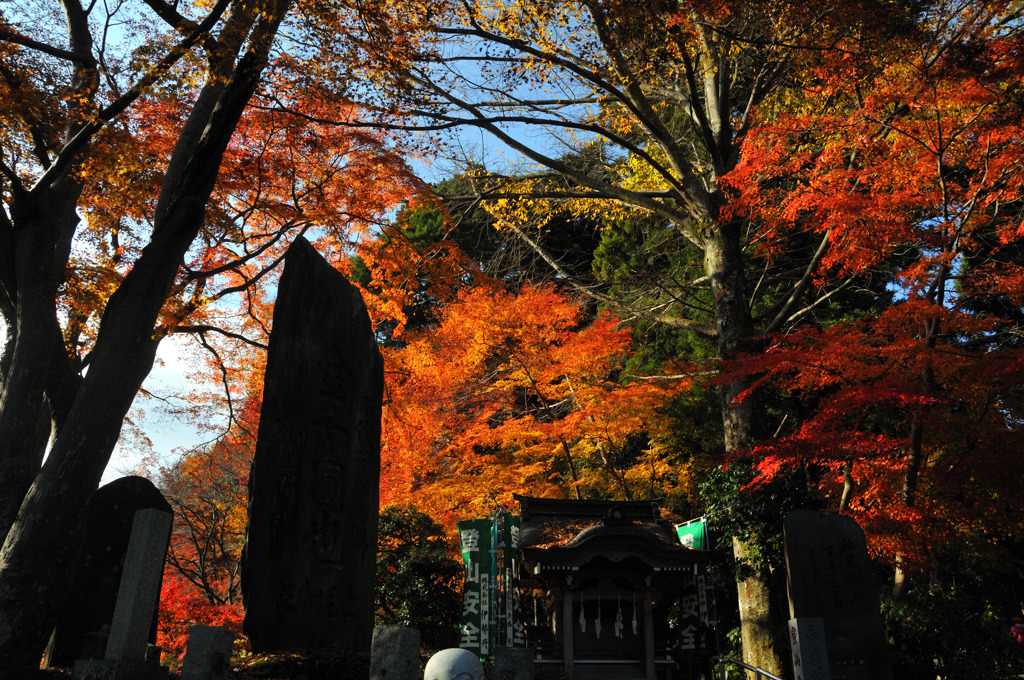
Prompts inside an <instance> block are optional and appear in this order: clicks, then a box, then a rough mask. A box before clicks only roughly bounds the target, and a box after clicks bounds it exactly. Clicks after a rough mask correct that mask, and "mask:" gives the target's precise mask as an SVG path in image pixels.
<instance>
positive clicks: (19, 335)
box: [0, 0, 415, 669]
mask: <svg viewBox="0 0 1024 680" xmlns="http://www.w3.org/2000/svg"><path fill="white" fill-rule="evenodd" d="M292 10H293V4H292V3H291V2H290V1H289V0H280V1H276V0H269V1H267V2H258V3H238V2H232V1H231V0H219V1H218V2H215V3H195V4H190V3H175V4H173V5H171V4H166V3H163V2H159V1H156V2H146V3H121V4H118V5H117V6H110V7H108V6H100V5H96V4H91V5H88V6H84V5H82V4H80V3H79V2H77V0H65V1H62V2H59V3H46V2H38V3H36V2H30V3H24V4H20V5H18V6H16V7H14V6H5V7H4V10H3V14H2V15H0V100H2V104H0V118H2V119H3V123H4V124H3V126H2V129H3V132H2V133H0V194H2V199H3V205H4V210H3V211H0V317H2V321H3V324H2V326H3V332H4V338H3V343H4V344H3V353H2V355H0V388H2V402H0V472H2V474H0V528H2V531H3V534H4V535H5V536H6V540H5V542H4V544H3V549H2V552H0V661H2V662H3V663H4V665H5V667H6V668H8V669H19V668H23V667H29V666H32V665H34V664H35V663H36V662H37V661H38V658H39V650H40V649H41V648H42V646H43V645H44V644H45V641H46V636H47V634H48V631H49V626H50V615H51V612H52V610H53V608H54V607H55V606H56V604H57V602H58V601H59V600H60V598H61V587H62V584H63V583H64V582H65V580H64V579H63V576H62V574H63V573H64V571H65V569H66V568H67V564H66V562H67V559H68V558H69V556H70V555H73V554H74V551H73V550H70V549H69V546H74V545H75V538H76V536H77V523H78V520H79V518H80V517H81V515H82V507H83V504H84V503H85V500H86V498H87V496H88V494H89V493H90V492H91V491H92V490H93V489H95V487H96V485H97V483H98V481H99V479H100V475H101V473H102V471H103V469H104V467H105V465H106V463H107V461H108V459H109V457H110V452H111V450H112V448H113V446H114V444H115V442H116V440H117V438H118V434H119V431H120V429H121V426H122V423H123V421H124V417H125V413H126V412H127V411H128V408H129V406H130V404H131V402H132V399H133V398H134V396H135V394H136V392H137V391H138V388H139V385H140V384H141V382H142V380H143V379H144V378H145V376H146V374H147V373H148V372H149V370H150V368H151V367H152V364H153V360H154V355H155V351H156V348H157V345H158V344H159V342H160V340H161V338H163V337H164V336H165V335H167V334H168V333H171V332H192V333H195V334H197V335H198V336H201V337H202V338H203V339H204V341H205V340H208V338H209V336H211V335H215V334H218V333H222V334H223V333H227V334H231V335H233V336H237V337H245V334H246V333H247V332H249V330H250V329H254V328H255V329H257V333H258V332H262V331H263V330H265V329H263V328H262V326H261V324H262V323H263V319H265V315H263V314H261V313H260V310H259V308H260V306H261V305H263V304H264V303H263V302H262V300H263V297H262V291H263V290H265V288H263V289H261V288H260V285H262V286H264V287H265V286H267V285H270V283H269V280H267V276H268V274H269V275H270V276H273V274H271V272H273V271H274V269H273V268H274V266H275V264H276V263H277V261H278V260H279V259H280V257H281V255H282V253H283V250H284V248H285V246H286V245H287V243H288V242H289V240H290V239H291V237H292V236H293V235H295V234H297V233H307V234H309V235H310V236H311V237H312V238H313V239H314V240H315V241H317V242H318V244H319V245H320V246H321V247H322V248H323V249H325V250H332V249H333V250H340V249H342V248H345V247H347V244H348V242H349V240H350V239H351V238H352V234H353V233H354V232H357V231H358V230H359V229H361V228H364V227H365V226H366V225H368V224H372V223H374V222H375V221H376V220H377V218H378V216H379V215H380V214H382V213H383V212H384V211H386V210H387V209H389V208H390V207H391V206H392V205H394V204H395V203H396V202H397V200H398V199H399V198H400V197H402V196H404V195H405V194H406V193H407V191H408V189H409V187H410V186H412V185H413V184H414V183H415V182H414V180H412V179H411V176H410V175H409V174H408V172H407V171H406V170H405V169H404V166H403V164H402V163H401V161H400V160H399V158H398V157H397V156H396V155H395V154H394V152H393V151H392V150H390V149H389V148H388V147H387V144H386V143H385V142H384V141H382V139H381V138H380V137H379V136H378V135H375V134H373V133H368V132H365V133H364V132H356V131H350V132H346V131H345V130H343V129H340V128H338V127H336V126H328V125H321V124H317V123H316V122H314V119H315V118H317V117H318V115H322V117H331V118H345V117H353V116H356V115H358V114H357V112H356V111H355V110H354V109H353V108H352V107H351V106H350V105H347V104H345V103H344V102H341V101H340V100H339V99H338V98H336V97H332V98H322V99H318V100H317V101H315V102H314V101H313V100H312V99H310V98H308V97H305V96H304V94H303V90H302V88H301V81H300V80H299V78H298V75H300V74H297V73H296V72H295V71H293V70H290V68H289V66H290V62H289V57H288V54H287V53H286V52H285V51H284V50H283V49H282V44H283V43H282V42H281V41H280V40H279V39H278V33H279V29H280V28H281V26H282V25H283V24H285V20H286V18H287V17H288V15H289V12H291V11H292ZM292 47H295V44H293V45H292ZM318 94H322V92H319V93H318ZM254 96H255V97H256V100H253V98H254ZM251 101H256V102H259V103H261V105H256V106H253V105H250V102H251ZM274 101H287V102H288V103H289V104H291V105H293V106H295V107H297V108H300V109H304V110H306V111H307V112H308V115H309V116H310V117H307V118H296V117H295V116H291V115H288V114H283V113H281V112H280V111H272V110H270V107H269V106H268V105H269V104H270V103H272V102H274ZM328 111H329V115H327V113H326V112H328ZM261 279H262V282H261ZM236 294H237V295H236ZM231 295H236V299H237V298H240V301H239V302H237V303H236V302H234V301H232V298H231V297H230V296H231ZM255 341H256V342H258V341H259V340H258V338H257V339H256V340H255ZM44 451H46V452H47V457H46V461H45V464H43V453H44ZM29 602H31V603H32V605H31V606H29V605H28V603H29Z"/></svg>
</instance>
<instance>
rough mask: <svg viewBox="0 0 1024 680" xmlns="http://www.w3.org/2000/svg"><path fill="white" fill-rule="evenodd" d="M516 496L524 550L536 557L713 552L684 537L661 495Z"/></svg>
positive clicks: (667, 558)
mask: <svg viewBox="0 0 1024 680" xmlns="http://www.w3.org/2000/svg"><path fill="white" fill-rule="evenodd" d="M515 498H516V500H517V501H519V505H520V515H521V518H522V524H521V527H520V532H519V549H520V551H523V552H524V557H527V558H528V561H531V562H532V561H534V560H539V559H543V560H544V561H545V562H550V561H551V560H552V559H554V560H557V561H558V562H564V563H566V564H578V563H581V562H583V561H586V560H588V559H590V558H591V557H593V556H594V555H597V554H619V555H627V554H631V555H636V556H638V557H641V558H642V559H644V561H647V562H650V563H658V564H667V563H690V562H694V561H704V560H707V559H709V555H710V553H708V552H706V551H703V550H693V549H691V548H687V547H685V546H683V545H682V544H681V543H680V542H679V538H678V536H677V535H676V531H675V526H674V525H673V522H672V521H669V519H667V518H664V517H663V515H669V514H670V513H665V511H663V510H662V509H661V503H660V500H654V501H573V500H564V499H550V498H532V497H528V496H516V497H515ZM527 553H528V554H527ZM542 556H543V557H542Z"/></svg>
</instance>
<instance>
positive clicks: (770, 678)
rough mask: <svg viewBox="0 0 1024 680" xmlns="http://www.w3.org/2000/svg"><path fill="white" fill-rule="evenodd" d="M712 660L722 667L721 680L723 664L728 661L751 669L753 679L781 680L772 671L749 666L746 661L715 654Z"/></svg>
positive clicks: (723, 672)
mask: <svg viewBox="0 0 1024 680" xmlns="http://www.w3.org/2000/svg"><path fill="white" fill-rule="evenodd" d="M713 660H714V662H715V665H716V666H718V667H719V668H721V669H722V672H721V676H722V680H725V665H726V664H729V663H731V664H733V665H734V666H739V667H740V668H742V669H744V670H748V671H753V672H754V680H761V678H766V679H767V680H782V678H780V677H779V676H777V675H773V674H772V673H769V672H768V671H766V670H765V669H763V668H758V667H757V666H751V665H750V664H748V663H743V662H742V661H740V660H739V659H733V658H731V657H727V656H716V657H714V659H713Z"/></svg>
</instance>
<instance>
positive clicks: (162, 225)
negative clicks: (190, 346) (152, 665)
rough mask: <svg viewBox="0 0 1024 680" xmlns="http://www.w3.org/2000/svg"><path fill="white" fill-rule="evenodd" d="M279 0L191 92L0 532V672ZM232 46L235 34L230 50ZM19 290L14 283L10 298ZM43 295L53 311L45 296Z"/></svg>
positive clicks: (48, 592)
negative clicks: (128, 250) (139, 248)
mask: <svg viewBox="0 0 1024 680" xmlns="http://www.w3.org/2000/svg"><path fill="white" fill-rule="evenodd" d="M288 7H289V0H279V2H277V3H276V4H275V3H273V2H271V3H268V6H266V7H264V8H263V11H262V12H261V13H260V15H259V16H258V18H256V19H255V20H254V21H252V23H251V30H247V31H245V32H243V33H242V35H243V36H247V39H248V43H249V44H248V49H247V51H246V53H245V54H244V56H242V57H241V59H239V60H238V61H237V65H235V66H234V68H233V69H231V68H230V65H231V64H232V63H234V60H233V59H230V60H228V65H229V68H228V72H229V77H227V78H221V77H220V76H221V74H220V73H216V72H215V73H214V74H213V75H214V77H213V78H211V79H210V81H209V83H208V85H207V86H205V87H204V88H203V91H202V92H201V93H200V94H199V96H198V98H197V101H196V105H195V107H194V109H193V112H192V115H190V116H189V119H188V121H187V122H186V124H185V132H184V133H183V136H187V137H188V138H189V139H190V140H195V141H194V142H192V143H189V144H181V143H179V144H178V145H176V147H175V150H174V152H173V154H172V158H171V159H170V162H169V163H168V167H169V168H181V172H170V171H169V172H168V175H167V176H166V177H165V181H164V184H163V186H162V187H161V197H160V202H159V205H160V206H161V207H160V209H159V210H158V211H157V212H156V215H155V217H154V228H153V235H152V238H151V239H150V242H149V244H148V245H147V246H146V248H145V249H144V250H143V252H142V255H141V256H140V257H139V259H138V261H137V262H136V263H135V265H134V266H133V267H132V269H131V270H130V271H129V273H128V274H127V275H126V276H125V278H124V280H123V281H122V283H121V285H120V286H119V287H118V289H117V291H115V292H114V294H113V295H112V296H111V297H110V300H109V302H108V303H107V306H106V309H105V311H104V313H103V318H102V321H101V323H100V329H99V333H98V335H97V340H96V345H95V348H94V349H93V352H92V355H91V356H92V359H91V362H90V365H89V371H88V373H87V374H86V376H85V377H84V379H82V381H81V384H80V385H79V387H78V389H77V391H76V393H75V395H74V400H73V403H72V405H71V406H70V408H69V410H68V413H67V417H66V420H65V422H64V424H63V427H61V428H60V431H59V432H58V434H57V437H56V439H55V440H54V443H53V447H52V449H51V451H50V455H49V457H48V458H47V460H46V463H45V464H44V465H43V467H42V470H41V471H40V472H39V474H38V475H37V476H36V477H35V480H34V482H33V483H32V485H31V487H30V489H29V491H28V493H27V495H26V496H25V500H24V502H23V503H22V504H21V507H20V510H19V512H18V515H17V519H16V520H15V522H14V524H13V525H12V526H11V529H10V531H9V532H8V534H7V538H6V540H5V542H4V544H3V548H2V551H0V669H2V670H0V677H18V676H19V674H24V673H25V672H26V671H28V670H29V669H32V668H36V667H38V664H39V658H40V656H41V654H42V650H43V647H44V646H45V644H46V640H47V637H48V635H49V632H50V630H49V629H50V627H51V626H52V621H53V612H54V610H55V609H56V607H57V606H59V603H60V601H61V599H62V597H63V594H64V593H63V586H64V584H65V583H67V581H68V578H67V575H68V569H69V568H70V565H71V559H72V557H73V555H74V553H75V550H74V547H75V546H76V545H77V544H78V542H79V539H80V530H79V522H80V519H81V517H82V516H83V515H84V508H85V502H86V500H87V499H88V497H89V494H91V493H92V491H93V490H94V489H95V488H96V487H97V485H98V484H99V480H100V477H101V475H102V473H103V469H104V468H105V467H106V464H107V462H108V460H109V459H110V454H111V451H112V450H113V447H114V445H115V443H116V442H117V439H118V436H119V434H120V429H121V425H122V423H123V421H124V416H125V414H126V413H127V412H128V409H129V407H130V406H131V403H132V400H133V399H134V397H135V394H136V392H137V391H138V389H139V386H140V385H141V384H142V381H143V380H144V379H145V377H146V375H147V374H148V373H149V371H150V369H151V368H152V365H153V360H154V357H155V355H156V348H157V344H158V342H159V338H158V337H156V335H155V333H154V328H155V325H156V320H157V318H158V316H159V314H160V310H161V308H162V307H163V305H164V303H165V302H166V300H167V296H168V295H169V292H170V289H171V286H172V284H173V282H174V279H175V276H176V274H177V272H178V269H179V267H180V266H181V262H182V258H183V256H184V254H185V252H186V251H187V249H188V248H189V246H190V245H191V243H192V241H193V240H194V238H195V237H196V235H197V234H198V232H199V229H200V227H201V226H202V223H203V219H204V214H205V210H206V203H207V201H208V199H209V196H210V194H211V193H212V191H213V187H214V183H215V181H216V177H217V172H218V170H219V168H220V163H221V159H222V158H223V154H224V151H225V149H226V148H227V145H228V142H229V140H230V138H231V135H232V134H233V132H234V129H235V127H236V125H237V123H238V120H239V118H240V117H241V115H242V111H243V110H244V108H245V106H246V104H247V103H248V101H249V99H250V98H251V97H252V94H253V92H254V91H255V89H256V86H257V84H258V82H259V79H260V76H261V73H262V71H263V68H264V67H265V65H266V58H267V54H268V52H269V50H270V45H271V42H272V41H273V39H274V36H275V35H276V33H277V27H278V26H279V25H280V22H281V20H282V19H283V18H284V15H285V13H286V12H287V10H288ZM241 47H242V45H241V41H239V43H238V44H237V45H236V46H235V49H236V50H239V49H240V48H241ZM236 53H237V52H236ZM221 56H222V57H223V56H224V53H223V52H222V53H221ZM51 244H52V241H51ZM55 249H59V246H56V248H55ZM19 284H20V280H19ZM22 294H23V290H22V289H21V287H20V286H19V299H20V298H21V295H22ZM39 295H40V302H39V304H40V305H43V304H44V302H43V301H42V293H41V292H40V293H39ZM45 304H48V305H49V306H48V307H47V309H48V310H53V308H54V298H53V295H52V294H51V296H50V298H49V301H48V303H45ZM50 313H51V316H50V317H49V318H47V319H45V323H44V324H43V328H44V329H45V328H47V324H52V323H55V319H56V316H55V314H52V312H50ZM42 317H43V315H42V314H41V313H40V319H42ZM21 330H24V328H23V322H22V320H21V319H19V331H21ZM26 337H27V336H26ZM42 337H43V339H44V340H45V339H47V338H52V335H44V336H42ZM25 351H26V353H27V351H28V349H27V348H26V350H25ZM41 356H42V357H43V358H45V359H49V358H51V356H50V355H49V354H46V355H41ZM36 360H37V361H43V359H40V358H37V359H36ZM18 361H19V357H18V355H17V346H16V349H15V357H14V359H13V362H12V368H11V375H10V377H9V379H8V380H7V384H6V385H5V393H4V409H5V410H4V414H3V415H4V417H7V411H6V409H7V407H8V406H12V407H13V405H15V404H17V403H19V399H21V398H22V397H24V396H25V395H29V396H33V395H35V394H37V393H38V391H39V390H41V389H42V388H41V385H42V384H43V381H44V380H47V379H49V375H50V374H49V372H48V371H47V370H41V366H40V365H39V364H35V365H30V364H23V365H22V366H24V370H25V371H27V372H29V374H30V375H31V377H32V380H27V379H26V380H22V382H21V383H20V384H19V385H18V387H17V389H15V383H14V381H15V380H18V379H19V375H20V374H19V373H18V371H19V364H18ZM33 390H35V391H33ZM40 403H41V402H40V400H36V402H35V404H34V405H33V410H34V412H33V413H32V414H31V415H32V424H33V425H34V424H35V417H36V416H37V415H38V408H39V404H40ZM11 418H12V420H13V416H12V417H11ZM19 422H20V421H19ZM0 441H8V442H9V441H10V439H9V438H8V437H7V431H5V430H0Z"/></svg>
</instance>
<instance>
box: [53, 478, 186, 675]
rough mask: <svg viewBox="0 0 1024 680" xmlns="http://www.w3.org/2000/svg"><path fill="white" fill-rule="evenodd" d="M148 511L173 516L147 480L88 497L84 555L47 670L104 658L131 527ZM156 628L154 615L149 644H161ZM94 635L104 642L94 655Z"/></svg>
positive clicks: (117, 484)
mask: <svg viewBox="0 0 1024 680" xmlns="http://www.w3.org/2000/svg"><path fill="white" fill-rule="evenodd" d="M146 508H154V509H157V510H162V511H163V512H167V513H170V512H172V510H171V505H170V504H169V503H168V502H167V500H166V499H165V498H164V497H163V494H161V493H160V491H159V490H158V489H157V488H156V487H155V486H154V485H153V483H152V482H151V481H149V480H148V479H144V478H142V477H121V478H120V479H115V480H114V481H112V482H110V483H109V484H105V485H103V486H101V487H100V488H99V489H97V490H96V491H94V492H93V494H92V496H90V497H89V504H88V506H87V508H86V516H85V529H84V531H85V538H84V541H83V545H82V551H81V553H80V555H79V558H78V562H77V565H76V566H75V570H74V572H73V574H72V576H71V584H70V590H69V596H68V599H67V600H66V602H65V603H64V605H63V607H62V608H61V610H60V612H59V614H58V618H57V624H56V628H55V629H54V631H53V635H52V636H51V637H50V644H49V646H47V648H46V657H45V661H46V665H47V666H51V667H52V666H62V667H71V666H72V665H73V664H74V663H75V661H77V660H78V659H82V658H89V657H90V656H91V657H95V658H102V657H103V654H104V646H103V645H104V642H103V638H104V636H105V635H104V633H103V632H102V631H107V630H109V628H110V625H111V622H112V621H113V619H114V606H115V604H116V602H117V591H118V587H119V586H120V584H121V573H122V570H123V569H124V563H125V556H126V555H127V553H128V542H129V539H130V538H131V535H132V522H133V520H134V517H135V513H136V511H138V510H143V509H146ZM166 549H167V544H166V542H165V543H164V550H166ZM157 590H158V591H159V588H157ZM157 597H159V594H158V595H157ZM153 604H154V605H155V604H156V601H155V600H154V602H153ZM156 623H157V621H156V615H155V614H154V615H153V618H152V622H151V624H150V627H149V634H148V640H149V642H156ZM89 636H92V639H94V640H96V639H98V641H99V644H98V645H95V644H94V645H93V647H94V648H93V649H92V650H89V649H88V647H89V645H88V644H87V639H89Z"/></svg>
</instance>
